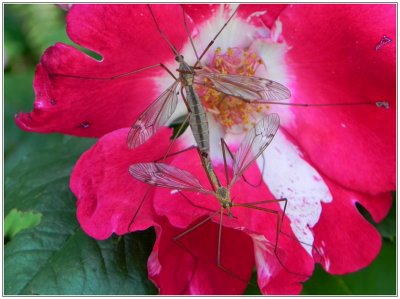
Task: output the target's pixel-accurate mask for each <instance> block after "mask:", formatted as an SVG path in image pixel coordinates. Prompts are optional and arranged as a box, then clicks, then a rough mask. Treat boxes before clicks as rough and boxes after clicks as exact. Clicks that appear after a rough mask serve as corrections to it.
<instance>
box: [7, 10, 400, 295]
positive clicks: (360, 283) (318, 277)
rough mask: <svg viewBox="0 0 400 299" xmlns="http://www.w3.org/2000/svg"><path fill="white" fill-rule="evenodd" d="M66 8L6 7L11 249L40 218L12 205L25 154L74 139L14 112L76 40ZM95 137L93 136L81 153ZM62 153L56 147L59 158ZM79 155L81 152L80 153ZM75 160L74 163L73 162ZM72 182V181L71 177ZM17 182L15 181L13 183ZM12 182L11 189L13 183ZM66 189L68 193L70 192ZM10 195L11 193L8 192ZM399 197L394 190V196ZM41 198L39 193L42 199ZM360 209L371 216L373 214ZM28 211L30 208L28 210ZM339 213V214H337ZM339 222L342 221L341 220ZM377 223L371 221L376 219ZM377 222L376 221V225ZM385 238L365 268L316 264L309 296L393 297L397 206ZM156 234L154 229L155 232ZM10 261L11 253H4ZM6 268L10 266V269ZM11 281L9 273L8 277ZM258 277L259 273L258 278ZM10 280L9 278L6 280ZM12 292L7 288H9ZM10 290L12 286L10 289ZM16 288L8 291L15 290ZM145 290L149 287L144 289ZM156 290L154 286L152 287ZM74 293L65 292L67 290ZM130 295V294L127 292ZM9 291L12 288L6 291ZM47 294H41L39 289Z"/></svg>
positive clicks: (28, 103)
mask: <svg viewBox="0 0 400 299" xmlns="http://www.w3.org/2000/svg"><path fill="white" fill-rule="evenodd" d="M65 16H66V11H64V10H62V9H60V8H59V7H57V6H55V5H48V4H35V5H25V4H6V5H4V42H5V44H4V45H3V50H4V58H3V68H4V77H3V78H4V82H3V84H4V118H3V119H4V123H3V125H4V138H5V139H4V177H5V189H6V199H5V202H6V203H5V205H6V208H5V214H4V217H5V222H4V243H5V247H6V248H7V246H8V244H9V243H10V241H11V240H12V239H13V238H15V236H17V235H18V234H19V233H21V232H23V231H24V230H26V229H28V228H31V227H35V226H36V225H38V223H40V221H41V218H40V215H39V216H38V215H37V214H35V213H29V212H25V213H23V212H21V210H22V209H21V208H20V209H16V208H15V207H14V206H16V205H14V204H12V202H11V199H10V198H7V195H9V194H14V193H12V192H11V193H10V192H8V193H7V189H10V188H11V189H12V188H15V186H14V185H15V184H16V183H18V180H19V182H22V181H21V180H22V179H21V177H23V176H20V174H19V172H21V171H24V170H23V169H26V168H24V167H23V166H24V164H26V163H30V161H29V160H28V159H27V158H26V157H29V156H32V155H33V156H35V155H37V154H39V153H41V152H43V151H46V150H48V149H51V148H52V146H54V145H57V144H63V143H65V142H68V141H69V140H71V139H73V140H75V139H74V138H72V137H68V136H62V135H58V134H51V135H41V134H36V133H27V132H24V131H21V130H19V129H18V128H17V126H16V125H15V123H14V115H15V114H16V113H18V112H20V111H30V110H31V109H32V104H33V101H34V93H33V88H32V81H33V77H34V72H35V66H36V64H37V63H38V61H39V59H40V56H41V54H42V53H43V52H44V50H45V49H46V48H47V47H49V46H50V45H53V44H54V43H56V42H64V43H68V44H73V43H72V42H71V41H69V39H68V37H67V35H66V33H65ZM93 142H94V141H93V140H89V141H88V143H87V144H86V145H85V146H84V147H83V149H82V150H81V152H83V150H84V149H85V148H87V147H88V146H90V144H92V143H93ZM57 154H59V153H58V152H56V151H54V155H55V159H57V156H56V155H57ZM77 156H79V153H78V154H77ZM72 164H73V161H72ZM66 182H67V181H66ZM13 184H14V185H13ZM10 186H11V187H10ZM66 192H69V191H68V190H67V191H66ZM9 197H10V195H9ZM393 197H394V199H395V194H393ZM37 200H40V197H39V198H38V199H37ZM360 209H361V212H362V213H363V214H364V215H365V217H366V218H367V219H370V217H369V215H368V213H367V212H366V211H364V210H363V209H362V208H360ZM25 211H29V208H28V209H25ZM338 217H339V216H338ZM338 221H340V219H338ZM371 222H372V221H371ZM374 225H375V224H374ZM376 227H377V228H378V230H379V232H380V233H381V235H382V238H383V247H382V250H381V253H380V255H379V257H378V258H377V259H376V260H375V261H374V262H373V263H372V264H371V265H370V266H369V267H368V268H366V269H363V270H362V271H359V272H357V273H353V274H350V275H345V276H331V275H328V274H326V273H325V272H324V271H323V270H322V268H321V267H319V266H317V269H316V271H315V274H314V275H313V277H312V278H311V279H310V280H309V281H308V282H307V283H306V284H305V287H304V290H303V294H304V295H311V294H315V295H320V294H325V295H328V294H332V295H335V294H343V295H353V294H354V295H356V294H360V295H361V294H363V295H368V294H370V295H373V294H376V295H394V294H396V293H397V289H396V273H397V272H396V268H397V267H396V265H397V260H396V206H395V204H394V205H393V207H392V210H391V212H390V214H389V216H388V217H387V218H386V219H385V220H384V221H383V222H382V223H380V224H378V225H376ZM150 234H152V232H150ZM146 248H147V249H146V250H147V252H145V253H144V256H143V261H144V263H145V261H146V259H147V256H146V254H147V255H148V254H149V253H150V250H151V244H149V245H148V246H147V247H146ZM5 259H7V251H5ZM6 271H7V268H6ZM5 277H6V279H7V273H6V275H5ZM253 280H254V281H255V276H254V277H253ZM6 284H7V281H6ZM6 290H7V289H6ZM10 290H11V289H10ZM13 292H15V291H9V293H8V294H12V293H13ZM144 292H145V293H146V292H148V291H144ZM150 292H151V293H152V292H154V289H151V291H150ZM67 293H69V292H68V291H66V294H67ZM128 293H129V292H128ZM6 294H7V292H6ZM39 294H42V293H39ZM246 294H259V291H258V290H257V289H256V288H255V287H249V288H248V289H247V291H246Z"/></svg>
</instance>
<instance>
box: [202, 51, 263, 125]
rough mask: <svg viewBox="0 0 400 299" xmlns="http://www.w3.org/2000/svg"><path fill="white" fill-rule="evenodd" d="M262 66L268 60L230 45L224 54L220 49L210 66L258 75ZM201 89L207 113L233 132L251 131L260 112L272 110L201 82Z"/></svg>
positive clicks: (238, 73) (221, 71) (232, 72)
mask: <svg viewBox="0 0 400 299" xmlns="http://www.w3.org/2000/svg"><path fill="white" fill-rule="evenodd" d="M260 65H264V62H263V61H262V59H261V58H260V57H259V56H258V55H257V54H256V53H253V52H250V51H248V50H244V49H241V48H228V50H227V51H226V52H225V53H222V50H221V48H217V49H216V50H215V52H214V56H213V58H212V59H211V62H210V63H209V64H208V65H207V67H208V68H209V69H210V70H211V71H214V72H217V73H222V74H230V75H242V76H243V75H244V76H254V74H255V73H256V71H257V69H258V67H259V66H260ZM197 92H198V93H199V95H200V97H201V99H202V102H203V104H204V106H205V107H206V110H207V112H209V113H211V114H212V115H213V116H214V117H215V119H216V120H217V121H218V122H219V123H220V124H222V125H223V127H224V128H225V129H226V130H230V131H231V130H233V129H235V130H239V131H246V130H248V129H249V128H251V127H252V126H253V125H255V124H256V122H257V118H258V117H257V115H259V114H260V113H262V112H263V110H267V109H269V107H268V105H267V104H257V103H249V102H245V101H243V100H241V99H239V98H236V97H233V96H229V95H226V94H224V93H222V92H219V91H216V90H214V89H211V88H208V87H206V86H200V85H198V86H197Z"/></svg>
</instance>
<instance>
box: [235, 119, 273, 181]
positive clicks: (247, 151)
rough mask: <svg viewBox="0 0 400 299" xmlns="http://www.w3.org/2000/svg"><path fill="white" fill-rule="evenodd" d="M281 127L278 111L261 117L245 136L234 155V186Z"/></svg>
mask: <svg viewBox="0 0 400 299" xmlns="http://www.w3.org/2000/svg"><path fill="white" fill-rule="evenodd" d="M278 128H279V116H278V114H276V113H273V114H270V115H267V116H266V117H264V118H263V119H261V120H260V121H259V122H258V123H257V124H256V125H255V127H254V128H252V129H251V130H250V131H249V132H248V133H247V134H246V135H245V137H244V138H243V141H242V142H241V144H240V146H239V148H238V150H237V151H236V153H235V155H234V157H233V179H232V182H231V183H230V186H232V185H233V184H234V183H235V182H236V181H237V179H238V178H239V177H240V176H241V175H242V174H243V172H244V171H245V170H246V169H247V168H248V167H249V166H250V165H251V163H253V161H254V160H256V159H257V158H258V157H259V156H260V155H261V154H262V152H263V151H264V150H265V149H266V148H267V146H268V145H269V144H270V143H271V141H272V139H273V138H274V136H275V134H276V131H277V130H278Z"/></svg>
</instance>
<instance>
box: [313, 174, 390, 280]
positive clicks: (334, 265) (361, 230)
mask: <svg viewBox="0 0 400 299" xmlns="http://www.w3.org/2000/svg"><path fill="white" fill-rule="evenodd" d="M328 185H329V188H330V190H331V192H332V194H333V196H334V200H333V202H332V203H331V204H326V205H324V207H323V212H322V214H321V218H320V220H319V222H318V224H317V225H316V226H315V227H314V229H313V230H314V234H315V244H316V246H317V247H318V248H319V251H320V252H321V253H322V255H323V266H324V268H325V270H326V271H328V272H329V273H331V274H346V273H349V272H354V271H357V270H359V269H362V268H364V267H366V266H368V265H369V264H370V263H371V262H372V261H373V260H374V259H375V257H376V256H377V255H378V253H379V251H380V248H381V243H382V241H381V236H380V234H379V233H378V231H377V230H376V229H375V228H374V226H373V225H371V224H370V223H369V222H368V221H367V220H366V219H365V218H364V217H363V216H362V215H361V214H360V212H358V211H357V208H356V206H355V204H356V202H360V203H362V204H363V205H365V207H366V208H370V207H372V206H373V204H371V203H372V202H375V206H377V203H378V202H379V206H380V211H379V212H376V211H377V209H376V208H374V209H373V210H371V211H373V213H372V215H373V216H374V218H383V215H385V214H387V212H388V211H389V208H390V205H391V202H392V199H391V196H390V194H389V193H386V194H382V195H378V196H375V197H373V196H368V195H362V194H357V193H354V192H351V191H347V190H345V189H343V188H341V187H340V186H338V185H336V184H335V183H332V182H330V181H329V182H328ZM384 210H385V211H384Z"/></svg>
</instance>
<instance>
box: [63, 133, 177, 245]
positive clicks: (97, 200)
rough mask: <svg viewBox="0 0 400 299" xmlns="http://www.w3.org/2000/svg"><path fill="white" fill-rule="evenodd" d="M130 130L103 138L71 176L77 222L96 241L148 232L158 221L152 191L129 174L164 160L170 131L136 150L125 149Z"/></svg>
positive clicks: (78, 163) (86, 153)
mask: <svg viewBox="0 0 400 299" xmlns="http://www.w3.org/2000/svg"><path fill="white" fill-rule="evenodd" d="M128 131H129V130H128V129H121V130H118V131H114V132H112V133H110V134H107V135H105V136H104V137H102V138H101V139H100V140H99V141H98V142H97V143H96V144H95V145H94V146H93V147H92V148H90V149H89V150H88V151H87V152H85V153H84V154H83V155H82V156H81V157H80V159H79V161H78V162H77V164H76V165H75V168H74V170H73V172H72V174H71V182H70V187H71V190H72V192H73V193H74V194H75V196H76V197H77V199H78V201H77V218H78V221H79V223H80V225H81V227H82V229H83V230H84V231H85V232H86V233H87V234H88V235H90V236H92V237H93V238H96V239H106V238H108V237H109V236H110V235H111V234H112V233H116V234H118V235H122V234H125V233H128V232H129V231H134V230H143V229H146V228H148V227H150V226H152V225H154V223H155V219H156V218H157V217H156V215H155V214H154V212H153V208H152V194H153V189H152V188H151V187H149V185H146V184H144V183H141V182H139V181H137V180H135V179H134V178H132V176H131V175H130V174H129V171H128V168H129V166H130V165H131V164H133V163H135V162H139V161H140V162H145V161H153V160H155V159H158V158H160V157H162V156H163V154H164V153H165V152H166V149H167V147H168V145H169V140H168V137H169V136H170V134H171V132H170V130H167V129H164V130H162V131H160V132H159V133H158V134H157V135H156V136H154V137H153V138H151V139H150V140H149V141H148V142H146V143H145V144H143V145H142V146H141V147H139V148H137V149H135V150H129V149H128V147H127V145H126V136H127V134H128ZM147 191H149V194H148V195H147V197H146V199H145V201H144V205H143V207H142V208H141V210H140V211H139V213H138V215H137V218H136V219H135V221H134V222H133V224H132V226H131V228H130V229H129V230H128V227H129V224H130V222H131V220H132V218H133V216H134V213H135V211H137V208H138V206H139V203H140V201H141V200H142V199H143V197H144V195H145V193H146V192H147Z"/></svg>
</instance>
